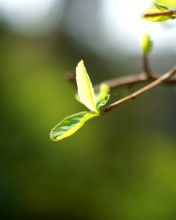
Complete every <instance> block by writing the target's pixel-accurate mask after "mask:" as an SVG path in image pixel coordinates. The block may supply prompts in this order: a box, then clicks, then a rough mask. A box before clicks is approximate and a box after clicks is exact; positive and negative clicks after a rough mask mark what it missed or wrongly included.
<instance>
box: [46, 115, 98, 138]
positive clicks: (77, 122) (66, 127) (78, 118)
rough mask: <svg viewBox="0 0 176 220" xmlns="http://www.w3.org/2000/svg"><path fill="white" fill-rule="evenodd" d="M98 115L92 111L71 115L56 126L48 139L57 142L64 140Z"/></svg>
mask: <svg viewBox="0 0 176 220" xmlns="http://www.w3.org/2000/svg"><path fill="white" fill-rule="evenodd" d="M99 115H100V114H98V113H96V112H94V111H90V112H87V111H84V112H80V113H77V114H74V115H71V116H69V117H67V118H65V119H64V120H63V121H61V122H60V123H59V124H58V125H56V126H55V127H54V128H53V129H52V130H51V133H50V138H51V139H52V140H53V141H59V140H62V139H63V138H66V137H68V136H70V135H72V134H74V133H75V132H76V131H77V130H78V129H79V128H81V127H82V126H83V125H84V123H85V122H86V121H87V120H89V119H91V118H93V117H96V116H99Z"/></svg>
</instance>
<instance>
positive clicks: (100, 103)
mask: <svg viewBox="0 0 176 220" xmlns="http://www.w3.org/2000/svg"><path fill="white" fill-rule="evenodd" d="M109 98H110V95H109V94H107V93H102V96H101V99H100V100H99V101H98V102H97V108H98V109H99V110H100V109H101V108H102V107H103V106H105V105H106V103H107V102H108V100H109Z"/></svg>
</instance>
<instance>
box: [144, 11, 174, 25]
mask: <svg viewBox="0 0 176 220" xmlns="http://www.w3.org/2000/svg"><path fill="white" fill-rule="evenodd" d="M160 12H161V11H160V10H159V9H150V10H148V11H146V12H145V13H144V15H143V17H144V18H145V19H146V20H148V21H153V22H161V21H166V20H168V19H170V17H169V16H165V15H164V16H163V15H158V16H152V15H151V16H147V17H146V16H145V15H146V14H153V13H160Z"/></svg>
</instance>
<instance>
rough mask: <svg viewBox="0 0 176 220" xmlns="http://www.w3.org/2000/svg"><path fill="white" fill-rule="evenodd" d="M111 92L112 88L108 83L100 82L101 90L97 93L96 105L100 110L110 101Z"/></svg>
mask: <svg viewBox="0 0 176 220" xmlns="http://www.w3.org/2000/svg"><path fill="white" fill-rule="evenodd" d="M109 92H110V88H109V86H108V85H107V84H106V83H101V84H100V91H99V92H97V93H95V100H96V106H97V108H98V109H99V110H101V108H102V107H103V106H105V105H106V103H107V102H108V100H109V98H110V95H109V94H107V93H109Z"/></svg>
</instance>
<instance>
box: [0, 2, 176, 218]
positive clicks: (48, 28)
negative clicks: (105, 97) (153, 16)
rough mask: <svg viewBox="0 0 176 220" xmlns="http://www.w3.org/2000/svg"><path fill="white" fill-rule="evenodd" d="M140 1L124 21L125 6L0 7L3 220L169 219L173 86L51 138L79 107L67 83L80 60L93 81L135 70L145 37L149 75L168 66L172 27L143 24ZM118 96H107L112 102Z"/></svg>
mask: <svg viewBox="0 0 176 220" xmlns="http://www.w3.org/2000/svg"><path fill="white" fill-rule="evenodd" d="M125 2H126V1H125ZM146 2H147V3H145V4H146V5H145V4H144V2H142V1H134V2H133V6H134V5H135V7H134V8H133V13H132V14H131V15H130V18H131V19H130V18H129V16H127V15H128V14H127V15H125V17H126V20H125V17H124V18H123V16H121V15H123V14H122V11H123V7H124V4H125V3H124V2H122V1H113V0H111V1H99V0H83V1H81V0H70V1H69V0H64V1H61V0H60V1H57V0H50V1H47V0H45V1H39V0H38V1H33V0H31V1H30V0H26V1H19V0H15V1H14V0H3V1H1V7H0V11H1V16H0V90H1V93H0V94H1V124H0V129H1V132H0V136H1V145H0V216H2V217H3V218H2V219H38V218H41V219H59V220H79V219H81V220H95V219H96V220H98V219H101V220H109V219H111V220H117V219H120V220H148V219H150V220H166V219H167V220H175V219H176V135H175V130H176V120H175V109H176V104H175V99H176V89H175V87H174V86H172V87H166V86H159V87H157V88H155V89H153V90H151V91H149V92H148V93H146V94H144V95H142V96H140V97H139V98H137V99H136V100H135V101H129V102H128V103H125V104H123V105H121V106H119V108H117V109H115V110H113V111H112V112H110V113H109V114H107V115H106V116H104V117H100V118H95V119H92V120H90V121H89V122H88V123H86V125H85V126H84V127H83V128H82V129H80V130H79V131H78V132H77V133H75V134H74V135H73V136H71V137H69V138H67V139H64V140H63V141H60V142H52V141H51V140H50V139H49V133H50V130H51V128H53V127H54V126H55V125H56V124H57V123H58V122H60V121H61V120H62V119H63V118H64V117H66V116H69V115H71V114H74V113H77V112H79V111H83V110H85V107H84V106H82V105H81V104H80V103H78V102H77V101H76V100H75V98H74V94H75V90H74V88H73V86H72V85H71V83H70V82H68V81H67V80H66V79H65V74H66V73H68V72H75V67H76V65H77V63H78V62H79V61H80V60H81V59H83V60H84V61H85V66H86V68H87V71H88V73H89V75H90V78H91V81H92V82H93V84H97V83H100V82H101V81H103V80H107V79H111V78H114V77H117V76H123V75H126V74H133V73H140V72H141V71H142V64H141V54H142V52H141V50H140V38H141V36H142V34H143V33H145V32H150V33H151V38H152V39H153V41H154V48H153V52H152V54H151V56H150V61H151V67H152V69H153V70H154V71H155V72H160V73H161V74H162V73H164V72H166V71H168V70H169V69H170V68H171V67H172V66H174V65H175V58H176V47H175V46H173V45H175V43H176V38H175V35H176V28H175V27H174V25H175V21H171V22H169V21H168V22H165V23H163V24H153V23H150V22H148V21H144V20H142V19H140V14H142V13H143V10H145V9H147V7H149V6H150V5H151V1H146ZM25 3H26V4H25ZM127 3H128V4H129V7H127V10H128V9H129V8H131V7H132V4H131V2H130V1H127V2H126V4H127ZM130 4H131V5H130ZM135 9H138V10H139V9H140V10H139V11H135ZM42 10H43V11H42ZM131 10H132V9H131ZM42 13H43V14H42ZM120 13H121V14H120ZM119 14H120V16H119V17H118V15H119ZM135 19H136V20H135ZM173 23H174V25H173ZM142 28H143V29H142ZM135 89H137V88H135ZM123 93H124V91H119V90H117V91H113V92H112V94H111V100H110V102H113V101H115V100H118V99H119V98H120V97H122V95H123Z"/></svg>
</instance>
